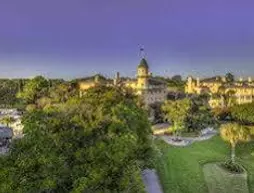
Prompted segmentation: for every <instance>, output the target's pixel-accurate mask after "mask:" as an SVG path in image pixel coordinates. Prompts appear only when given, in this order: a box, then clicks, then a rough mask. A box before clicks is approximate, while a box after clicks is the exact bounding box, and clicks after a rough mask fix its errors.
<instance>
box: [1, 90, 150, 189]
mask: <svg viewBox="0 0 254 193" xmlns="http://www.w3.org/2000/svg"><path fill="white" fill-rule="evenodd" d="M147 120H148V118H147V114H146V113H145V112H144V111H143V110H142V109H140V108H139V107H138V106H137V105H136V103H135V102H134V96H132V95H130V94H128V95H127V96H126V94H124V93H122V92H121V91H120V90H118V89H114V88H104V87H98V88H94V89H91V90H90V91H88V93H87V94H86V95H85V96H84V97H83V98H78V97H71V98H70V99H68V100H67V101H66V102H65V103H62V104H61V105H58V106H57V108H56V107H54V106H51V107H50V108H47V109H46V110H45V109H44V110H41V109H39V110H34V111H33V112H32V113H28V114H27V115H26V116H25V117H24V119H23V124H24V126H25V127H24V132H25V136H24V138H23V139H21V140H18V141H15V142H14V143H13V145H12V148H11V152H10V154H9V155H8V156H6V157H4V158H3V160H2V163H1V164H2V165H1V169H0V179H1V181H0V192H1V193H6V192H8V193H23V192H31V193H32V192H36V193H44V192H52V193H67V192H68V193H69V192H71V193H83V192H86V193H89V192H90V193H101V192H103V193H117V192H123V193H124V192H126V193H127V192H128V193H136V192H144V191H143V184H142V181H141V179H140V178H141V177H140V172H141V169H142V168H143V167H144V166H145V165H146V164H147V163H149V160H150V159H151V153H152V148H151V139H150V137H151V136H150V134H151V129H150V125H149V122H148V121H147Z"/></svg>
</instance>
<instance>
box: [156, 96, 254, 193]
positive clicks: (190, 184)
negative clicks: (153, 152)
mask: <svg viewBox="0 0 254 193" xmlns="http://www.w3.org/2000/svg"><path fill="white" fill-rule="evenodd" d="M203 99H204V98H203ZM203 99H202V97H198V98H194V99H193V98H192V99H188V98H185V99H181V100H176V101H166V102H165V103H164V104H163V105H162V111H163V112H164V117H166V118H167V121H168V122H169V123H170V126H169V128H168V130H167V131H166V132H164V133H163V134H160V135H157V138H156V140H155V144H156V146H157V148H158V149H159V151H160V153H159V156H158V158H157V162H156V169H157V172H158V174H159V177H160V180H161V184H162V187H163V189H164V192H165V193H169V192H174V193H178V192H179V193H180V192H181V193H182V192H184V193H198V192H200V193H203V192H204V193H205V192H209V193H235V192H238V193H254V141H253V134H254V127H253V123H254V118H253V117H252V111H253V109H254V104H248V105H237V106H234V107H232V108H230V109H229V110H228V109H227V115H228V116H227V120H222V119H220V118H219V117H218V116H217V115H218V113H217V114H214V113H213V112H212V111H211V109H209V108H207V107H206V104H205V103H204V101H205V100H203ZM227 108H228V107H227ZM224 112H225V109H221V113H224ZM220 117H223V116H220ZM224 117H225V116H224ZM207 127H213V128H214V131H216V132H217V133H216V132H214V135H213V136H212V137H210V138H207V139H205V140H193V141H192V143H189V144H186V145H182V146H181V145H177V144H174V143H169V142H168V141H167V139H168V138H170V139H172V141H175V142H176V143H180V142H181V141H184V140H187V139H200V136H202V131H203V130H207V129H205V128H207ZM195 133H196V134H197V133H198V134H199V135H198V136H195ZM193 134H194V135H193ZM192 135H193V136H192ZM190 136H191V137H190ZM165 142H166V143H165ZM179 146H180V147H179Z"/></svg>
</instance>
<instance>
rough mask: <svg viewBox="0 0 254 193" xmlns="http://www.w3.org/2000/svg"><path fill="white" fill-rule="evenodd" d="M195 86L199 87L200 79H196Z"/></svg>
mask: <svg viewBox="0 0 254 193" xmlns="http://www.w3.org/2000/svg"><path fill="white" fill-rule="evenodd" d="M197 86H198V87H199V86H200V79H199V78H197Z"/></svg>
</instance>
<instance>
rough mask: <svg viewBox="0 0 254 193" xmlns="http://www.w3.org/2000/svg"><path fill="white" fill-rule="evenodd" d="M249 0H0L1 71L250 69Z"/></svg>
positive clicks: (253, 31) (252, 19) (253, 33)
mask: <svg viewBox="0 0 254 193" xmlns="http://www.w3.org/2000/svg"><path fill="white" fill-rule="evenodd" d="M253 10H254V1H253V0H41V1H35V0H2V1H1V3H0V77H32V76H34V75H37V74H42V75H45V76H48V77H62V78H73V77H82V76H87V75H89V74H94V73H99V72H101V73H103V74H106V75H108V76H113V75H114V73H115V72H116V71H119V72H120V73H121V74H122V75H128V76H134V75H135V70H136V65H137V64H138V62H139V60H140V58H139V54H138V53H139V45H140V44H141V45H144V48H145V51H146V55H147V59H148V62H149V64H150V67H151V71H153V74H160V75H168V76H171V75H174V74H181V75H184V76H186V75H188V74H192V75H197V76H208V75H214V74H224V73H225V72H227V71H232V72H233V73H235V74H237V75H240V76H243V75H245V76H249V75H253V76H254V11H253Z"/></svg>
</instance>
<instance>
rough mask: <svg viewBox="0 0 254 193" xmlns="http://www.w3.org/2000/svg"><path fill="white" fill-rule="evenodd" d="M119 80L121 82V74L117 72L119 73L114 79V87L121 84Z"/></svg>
mask: <svg viewBox="0 0 254 193" xmlns="http://www.w3.org/2000/svg"><path fill="white" fill-rule="evenodd" d="M119 80H120V73H119V72H117V73H116V77H115V79H114V85H117V84H118V82H119Z"/></svg>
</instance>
